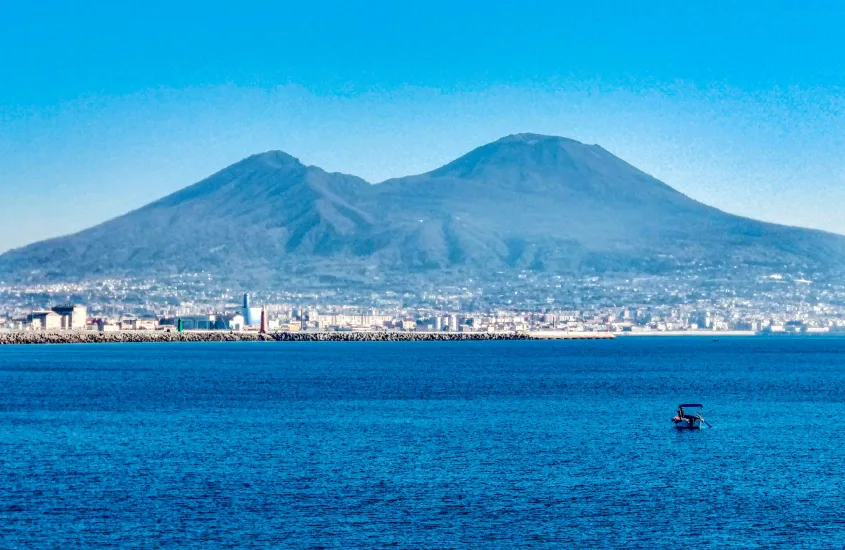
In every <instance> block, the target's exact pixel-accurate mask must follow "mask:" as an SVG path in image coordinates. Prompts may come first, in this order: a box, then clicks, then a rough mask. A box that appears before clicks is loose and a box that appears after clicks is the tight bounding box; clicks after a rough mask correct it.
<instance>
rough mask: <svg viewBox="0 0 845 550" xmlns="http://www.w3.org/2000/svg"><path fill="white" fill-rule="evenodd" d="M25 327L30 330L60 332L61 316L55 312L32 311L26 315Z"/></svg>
mask: <svg viewBox="0 0 845 550" xmlns="http://www.w3.org/2000/svg"><path fill="white" fill-rule="evenodd" d="M26 325H27V326H28V327H30V328H31V329H32V330H60V329H61V328H62V316H61V315H59V314H58V313H56V312H55V311H33V312H32V313H30V314H29V315H27V317H26Z"/></svg>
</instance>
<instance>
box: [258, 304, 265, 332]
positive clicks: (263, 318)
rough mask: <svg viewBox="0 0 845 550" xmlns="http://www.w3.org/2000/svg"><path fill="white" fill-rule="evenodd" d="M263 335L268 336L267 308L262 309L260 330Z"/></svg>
mask: <svg viewBox="0 0 845 550" xmlns="http://www.w3.org/2000/svg"><path fill="white" fill-rule="evenodd" d="M259 332H260V333H261V334H267V310H266V309H265V308H263V307H262V308H261V328H260V329H259Z"/></svg>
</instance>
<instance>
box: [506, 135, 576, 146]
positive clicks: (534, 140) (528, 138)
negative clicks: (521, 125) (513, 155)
mask: <svg viewBox="0 0 845 550" xmlns="http://www.w3.org/2000/svg"><path fill="white" fill-rule="evenodd" d="M496 143H501V144H506V143H518V144H525V145H537V144H540V143H571V144H578V145H585V144H584V143H581V142H580V141H578V140H575V139H571V138H567V137H562V136H549V135H545V134H532V133H521V134H511V135H509V136H505V137H503V138H501V139H497V140H496V141H494V142H493V143H491V144H490V145H493V144H496ZM585 146H586V145H585Z"/></svg>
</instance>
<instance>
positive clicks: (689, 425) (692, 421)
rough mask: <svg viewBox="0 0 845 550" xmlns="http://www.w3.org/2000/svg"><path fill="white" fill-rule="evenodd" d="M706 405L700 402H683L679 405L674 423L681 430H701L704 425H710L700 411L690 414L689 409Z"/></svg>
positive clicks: (701, 407)
mask: <svg viewBox="0 0 845 550" xmlns="http://www.w3.org/2000/svg"><path fill="white" fill-rule="evenodd" d="M703 408H704V405H701V404H699V403H681V404H680V405H678V412H677V413H676V414H675V417H674V418H673V419H672V423H673V424H674V425H675V427H676V428H677V429H679V430H700V429H701V427H702V425H707V426H710V424H707V421H706V420H704V418H702V417H701V414H699V413H697V412H696V413H693V414H689V413H687V409H703Z"/></svg>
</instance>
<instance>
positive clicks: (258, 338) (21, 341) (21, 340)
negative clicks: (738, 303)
mask: <svg viewBox="0 0 845 550" xmlns="http://www.w3.org/2000/svg"><path fill="white" fill-rule="evenodd" d="M614 338H615V336H614V335H613V334H611V333H606V332H577V333H566V332H559V333H544V332H533V333H529V332H396V331H378V332H368V331H359V332H334V331H321V332H270V333H267V334H261V333H258V332H227V331H220V330H215V331H185V332H168V331H123V332H88V331H54V332H40V331H31V332H0V346H2V345H37V344H122V343H167V342H467V341H492V340H612V339H614Z"/></svg>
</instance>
